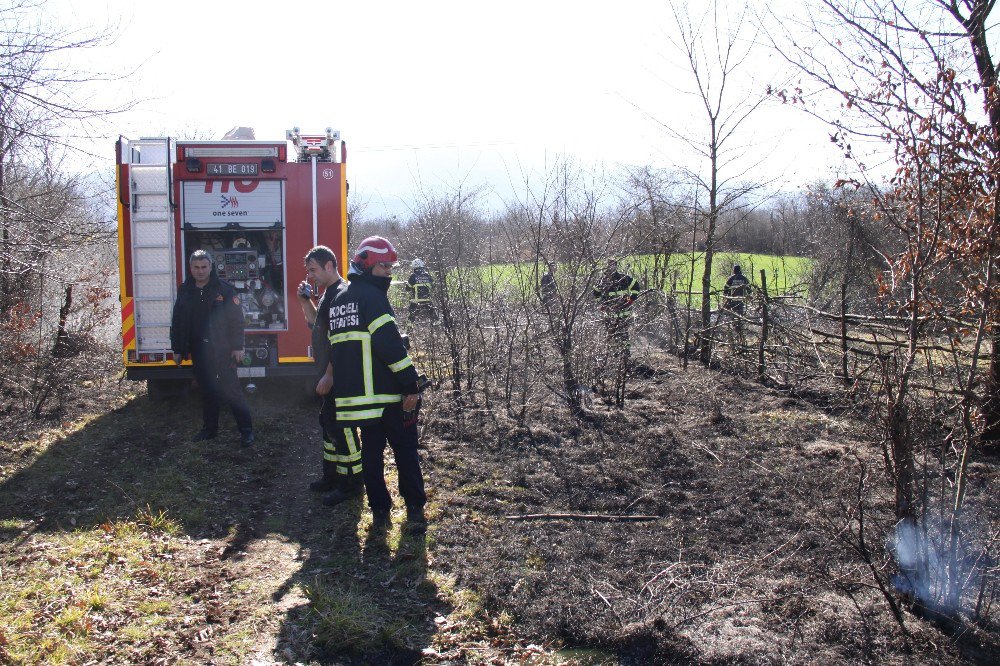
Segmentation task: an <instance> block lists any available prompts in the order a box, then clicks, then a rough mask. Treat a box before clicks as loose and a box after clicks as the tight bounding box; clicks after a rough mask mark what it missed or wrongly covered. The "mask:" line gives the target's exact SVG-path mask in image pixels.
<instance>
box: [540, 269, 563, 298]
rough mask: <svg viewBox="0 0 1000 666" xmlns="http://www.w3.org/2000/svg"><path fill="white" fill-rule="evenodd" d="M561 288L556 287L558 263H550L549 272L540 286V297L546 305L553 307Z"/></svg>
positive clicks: (543, 277)
mask: <svg viewBox="0 0 1000 666" xmlns="http://www.w3.org/2000/svg"><path fill="white" fill-rule="evenodd" d="M558 293H559V288H558V287H557V286H556V262H554V261H550V262H549V272H548V273H546V274H545V275H543V276H542V282H541V284H540V285H539V286H538V296H539V298H541V299H542V303H544V304H545V305H551V304H552V303H553V301H555V300H556V296H557V295H558Z"/></svg>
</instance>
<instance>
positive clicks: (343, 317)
mask: <svg viewBox="0 0 1000 666" xmlns="http://www.w3.org/2000/svg"><path fill="white" fill-rule="evenodd" d="M389 283H390V280H389V278H379V277H375V276H373V275H371V274H370V273H366V274H364V275H353V276H352V277H351V282H350V283H349V284H348V286H347V288H346V289H342V290H340V291H339V292H337V295H336V297H335V298H334V299H333V305H331V306H330V362H331V365H332V366H333V393H334V396H335V397H336V404H337V421H338V422H342V423H345V424H355V425H363V424H364V422H366V421H373V420H375V419H378V418H381V416H382V411H383V410H384V409H385V406H386V405H389V404H392V403H398V402H400V401H401V400H402V397H403V395H409V394H413V393H417V371H416V369H415V368H414V367H413V361H412V360H411V359H410V356H409V354H407V353H406V347H404V346H403V339H402V338H401V337H400V335H399V329H398V328H396V318H395V314H394V313H393V311H392V306H391V305H389V299H388V298H387V297H386V291H388V289H389Z"/></svg>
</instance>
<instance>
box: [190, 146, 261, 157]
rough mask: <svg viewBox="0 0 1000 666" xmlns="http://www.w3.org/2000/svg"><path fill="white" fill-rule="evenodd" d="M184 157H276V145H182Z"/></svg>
mask: <svg viewBox="0 0 1000 666" xmlns="http://www.w3.org/2000/svg"><path fill="white" fill-rule="evenodd" d="M184 156H185V157H278V147H277V146H253V147H243V148H240V147H232V148H221V147H213V146H184Z"/></svg>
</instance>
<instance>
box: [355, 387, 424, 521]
mask: <svg viewBox="0 0 1000 666" xmlns="http://www.w3.org/2000/svg"><path fill="white" fill-rule="evenodd" d="M417 439H418V436H417V424H416V421H414V422H413V423H410V424H409V425H404V424H403V407H402V405H401V404H399V403H396V404H392V405H388V406H386V408H385V410H383V412H382V416H381V417H380V418H379V419H377V420H374V421H366V422H365V423H363V424H362V425H361V440H362V441H363V442H364V446H362V448H361V459H362V461H363V467H364V477H365V491H366V492H367V493H368V506H369V507H371V510H372V513H373V514H375V515H386V514H388V513H389V511H390V510H391V509H392V499H391V498H390V497H389V489H388V488H387V487H386V485H385V446H386V444H387V443H388V445H389V447H390V448H391V449H392V454H393V456H394V457H395V459H396V470H397V473H398V476H399V494H400V495H402V496H403V501H404V502H405V503H406V508H407V509H423V507H424V504H426V503H427V495H426V494H425V492H424V476H423V472H421V471H420V455H419V454H418V453H417Z"/></svg>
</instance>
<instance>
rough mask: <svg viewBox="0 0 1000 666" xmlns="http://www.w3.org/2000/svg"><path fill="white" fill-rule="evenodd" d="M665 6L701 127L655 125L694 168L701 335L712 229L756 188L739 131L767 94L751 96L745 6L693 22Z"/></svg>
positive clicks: (705, 342) (704, 347) (720, 1)
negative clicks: (688, 153) (699, 205)
mask: <svg viewBox="0 0 1000 666" xmlns="http://www.w3.org/2000/svg"><path fill="white" fill-rule="evenodd" d="M671 7H672V8H673V15H674V21H675V23H676V25H677V28H678V37H677V42H676V46H677V48H678V49H679V51H680V52H681V53H682V55H683V57H684V58H685V60H686V65H687V68H688V70H689V71H690V74H691V81H692V83H693V86H692V88H691V90H690V91H689V92H690V94H691V95H693V96H694V97H696V98H697V100H698V102H699V105H700V106H701V107H702V109H703V111H704V113H703V115H702V116H701V118H702V122H703V125H702V127H701V131H696V132H694V133H688V132H685V131H683V130H682V129H680V128H678V127H674V126H672V125H671V124H670V123H667V122H663V121H661V124H662V126H663V128H664V129H665V130H666V132H667V133H668V134H669V135H671V136H673V137H674V138H676V139H678V140H680V141H682V142H683V143H685V144H686V145H687V146H688V147H689V148H690V149H691V150H692V151H693V152H694V154H695V155H696V156H697V157H698V158H699V160H700V161H701V164H700V165H699V167H697V168H687V169H685V171H686V173H687V175H688V177H689V178H690V179H691V180H692V181H693V182H694V183H695V184H696V186H697V187H698V189H699V190H700V191H701V193H703V195H704V196H703V198H702V197H697V199H698V200H702V201H705V206H706V207H705V208H704V209H703V210H700V211H699V214H700V216H701V217H702V218H703V225H702V233H703V235H702V242H703V245H704V264H703V265H704V270H703V271H702V274H701V326H702V329H707V328H709V327H710V326H711V315H712V261H713V259H714V257H715V251H716V245H717V243H718V241H719V239H720V237H721V236H723V235H724V233H725V231H726V229H723V228H720V222H721V220H722V218H723V214H724V213H725V212H726V211H730V210H745V209H747V208H750V207H752V205H753V201H752V199H751V198H750V196H749V195H751V194H753V193H755V192H758V191H759V190H760V189H761V188H762V184H761V183H757V182H753V180H752V179H750V178H749V175H750V174H751V173H752V171H753V169H754V167H755V166H758V165H759V163H760V162H762V161H763V160H762V159H761V160H758V161H757V162H756V163H754V162H747V156H748V152H749V151H748V143H747V141H746V138H747V137H746V136H745V134H744V133H743V132H744V130H745V129H746V127H747V124H748V121H749V120H750V119H751V117H752V116H753V115H754V114H755V113H756V112H757V111H758V110H759V109H760V108H761V106H762V105H763V104H764V102H765V101H766V100H767V95H766V93H765V91H764V90H761V91H755V90H754V89H753V86H754V84H753V77H752V73H751V71H750V57H751V53H752V51H753V48H754V43H755V38H754V36H753V35H750V36H747V35H744V34H742V33H743V32H744V31H749V30H750V29H751V28H750V23H749V22H748V21H747V18H748V11H747V8H746V6H745V5H744V6H743V7H742V9H741V10H740V11H738V12H730V11H729V8H728V6H727V3H726V2H725V1H724V0H713V2H711V4H710V5H709V6H708V8H707V9H705V10H704V11H703V12H702V13H701V15H699V16H694V17H692V16H691V15H690V13H689V10H688V7H689V5H683V7H684V8H683V9H681V8H680V6H679V5H677V4H672V5H671ZM738 219H739V217H737V218H736V220H738ZM711 352H712V349H711V341H710V339H709V337H708V336H702V338H701V342H700V349H699V356H700V358H701V361H702V362H703V363H705V364H707V363H708V362H709V360H710V358H711Z"/></svg>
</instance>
